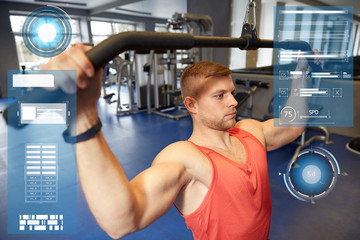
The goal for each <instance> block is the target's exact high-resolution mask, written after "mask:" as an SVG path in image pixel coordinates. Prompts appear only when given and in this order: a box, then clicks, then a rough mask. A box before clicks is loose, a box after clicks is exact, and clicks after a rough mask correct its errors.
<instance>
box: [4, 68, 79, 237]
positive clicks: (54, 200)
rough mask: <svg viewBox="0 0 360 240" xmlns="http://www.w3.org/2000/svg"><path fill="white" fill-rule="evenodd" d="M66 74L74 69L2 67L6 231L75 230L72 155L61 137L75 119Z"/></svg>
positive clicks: (73, 97) (72, 74) (73, 94)
mask: <svg viewBox="0 0 360 240" xmlns="http://www.w3.org/2000/svg"><path fill="white" fill-rule="evenodd" d="M69 79H76V72H75V71H60V70H57V71H29V72H28V71H26V72H25V71H8V86H9V92H8V93H9V98H13V99H15V101H14V102H13V103H12V104H11V105H10V106H9V107H8V119H7V121H8V234H70V233H76V227H77V226H76V178H77V176H76V159H75V153H74V150H73V146H72V145H71V144H66V143H65V142H64V140H63V137H62V133H63V132H64V130H65V129H67V127H68V125H69V124H70V122H75V121H76V85H75V82H70V81H69ZM60 86H61V87H60ZM64 86H67V87H66V88H64ZM69 86H72V87H70V88H69ZM74 86H75V87H74ZM63 89H66V92H67V93H65V92H64V91H63ZM70 89H72V90H70ZM74 90H75V91H74Z"/></svg>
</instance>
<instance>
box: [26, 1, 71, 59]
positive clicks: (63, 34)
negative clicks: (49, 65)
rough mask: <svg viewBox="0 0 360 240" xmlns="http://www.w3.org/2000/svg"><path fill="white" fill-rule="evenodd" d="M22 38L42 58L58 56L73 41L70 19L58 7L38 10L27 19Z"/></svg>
mask: <svg viewBox="0 0 360 240" xmlns="http://www.w3.org/2000/svg"><path fill="white" fill-rule="evenodd" d="M22 37H23V39H24V43H25V45H26V47H27V48H28V49H29V50H30V51H31V52H33V53H34V54H36V55H38V56H41V57H53V56H55V55H58V54H59V53H61V52H62V51H64V50H65V49H66V48H67V47H68V45H69V43H70V40H71V24H70V17H69V16H68V15H67V14H66V13H65V12H64V11H63V10H62V9H60V8H58V7H53V6H46V7H42V8H38V9H36V10H35V11H33V12H32V13H30V14H29V16H28V17H27V18H26V20H25V22H24V25H23V29H22Z"/></svg>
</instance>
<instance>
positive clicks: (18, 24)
mask: <svg viewBox="0 0 360 240" xmlns="http://www.w3.org/2000/svg"><path fill="white" fill-rule="evenodd" d="M26 18H27V15H20V14H12V15H10V22H11V29H12V32H13V34H14V37H15V43H16V51H17V55H18V60H19V65H20V66H25V67H26V69H33V70H35V69H38V68H39V66H40V65H41V64H43V63H45V62H47V61H48V58H45V57H40V56H37V55H36V54H34V53H32V52H31V51H30V50H29V49H28V48H27V47H26V46H25V43H24V41H23V38H22V27H23V25H24V22H25V20H26ZM70 24H71V31H72V38H71V44H73V43H76V42H81V40H82V39H81V34H80V20H79V19H77V18H74V19H70Z"/></svg>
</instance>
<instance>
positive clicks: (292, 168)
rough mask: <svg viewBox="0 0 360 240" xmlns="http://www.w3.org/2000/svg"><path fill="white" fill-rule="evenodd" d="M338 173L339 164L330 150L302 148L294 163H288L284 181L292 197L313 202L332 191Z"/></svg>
mask: <svg viewBox="0 0 360 240" xmlns="http://www.w3.org/2000/svg"><path fill="white" fill-rule="evenodd" d="M339 174H340V168H339V164H338V163H337V161H336V159H335V157H334V156H333V155H332V154H331V153H330V152H328V151H327V150H325V149H323V148H321V147H311V148H307V149H303V150H302V151H301V152H300V153H299V155H298V157H297V160H296V162H295V163H294V164H293V163H292V162H290V163H289V165H288V166H287V169H286V173H285V174H284V182H285V185H286V187H287V189H288V190H289V191H290V193H291V194H292V195H293V196H294V197H296V198H298V199H300V200H303V201H310V202H314V201H315V200H318V199H320V198H323V197H325V196H326V195H328V194H329V193H330V192H331V191H332V189H333V188H334V186H335V184H336V180H337V176H338V175H339Z"/></svg>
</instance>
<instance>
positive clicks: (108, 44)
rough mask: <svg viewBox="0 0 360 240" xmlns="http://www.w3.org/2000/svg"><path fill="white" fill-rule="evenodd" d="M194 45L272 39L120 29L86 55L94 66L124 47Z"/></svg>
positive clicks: (262, 43) (264, 43)
mask: <svg viewBox="0 0 360 240" xmlns="http://www.w3.org/2000/svg"><path fill="white" fill-rule="evenodd" d="M193 47H198V48H240V49H244V50H245V48H246V49H249V50H250V49H251V50H252V49H258V48H273V41H272V40H260V39H255V40H251V39H249V38H246V37H241V38H232V37H211V36H193V35H191V34H187V33H160V32H123V33H119V34H116V35H113V36H111V37H109V38H108V39H106V40H104V41H103V42H101V43H99V44H98V45H97V46H95V47H94V48H93V49H91V50H90V51H88V52H87V53H86V54H87V56H88V57H89V59H90V61H91V62H92V63H93V65H94V67H95V68H99V67H101V66H103V65H105V64H106V63H107V62H108V61H110V60H111V59H113V58H115V57H116V56H118V55H119V54H120V53H122V52H124V51H127V50H174V49H190V48H193Z"/></svg>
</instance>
